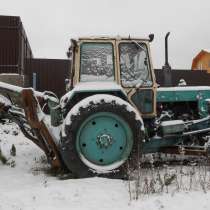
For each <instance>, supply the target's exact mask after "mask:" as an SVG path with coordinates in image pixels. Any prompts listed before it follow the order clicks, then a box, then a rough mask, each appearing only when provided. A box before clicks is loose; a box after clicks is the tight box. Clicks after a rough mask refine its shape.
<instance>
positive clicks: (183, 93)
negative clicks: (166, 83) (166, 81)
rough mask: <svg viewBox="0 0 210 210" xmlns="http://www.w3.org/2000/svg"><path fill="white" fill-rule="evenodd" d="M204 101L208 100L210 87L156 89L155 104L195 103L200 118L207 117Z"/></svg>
mask: <svg viewBox="0 0 210 210" xmlns="http://www.w3.org/2000/svg"><path fill="white" fill-rule="evenodd" d="M206 99H210V87H174V88H172V87H170V88H158V89H157V103H158V102H166V103H175V102H196V103H197V104H198V110H199V115H200V116H201V117H205V116H207V115H208V103H207V101H206Z"/></svg>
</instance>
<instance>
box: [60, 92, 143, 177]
mask: <svg viewBox="0 0 210 210" xmlns="http://www.w3.org/2000/svg"><path fill="white" fill-rule="evenodd" d="M142 140H143V124H142V120H141V118H140V116H139V115H138V113H136V111H135V109H134V108H133V107H132V106H131V105H130V104H129V103H127V102H125V101H123V100H122V99H120V98H118V97H115V96H111V95H94V96H90V97H88V98H85V99H83V100H82V101H81V102H79V103H78V104H77V105H75V106H74V107H73V108H72V110H71V111H70V112H69V113H68V115H67V117H66V119H65V123H64V125H63V132H62V140H61V154H62V157H63V160H64V163H65V164H66V166H67V168H68V169H69V170H70V171H71V172H73V173H74V174H75V175H76V176H77V177H87V176H92V175H95V174H108V175H116V176H118V175H119V174H121V175H122V174H124V175H126V170H127V167H126V165H129V166H130V167H132V166H134V165H137V162H136V161H137V155H138V153H139V151H138V148H141V143H142ZM128 161H129V164H126V163H128Z"/></svg>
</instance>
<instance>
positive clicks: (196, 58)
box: [191, 49, 210, 69]
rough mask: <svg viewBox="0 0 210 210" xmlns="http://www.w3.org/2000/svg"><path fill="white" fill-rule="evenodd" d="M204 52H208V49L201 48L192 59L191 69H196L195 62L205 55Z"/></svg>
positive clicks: (209, 52) (209, 51)
mask: <svg viewBox="0 0 210 210" xmlns="http://www.w3.org/2000/svg"><path fill="white" fill-rule="evenodd" d="M205 54H210V50H208V49H202V50H201V51H200V52H199V53H198V54H197V55H196V56H195V57H194V58H193V61H192V67H191V69H196V68H197V66H196V65H197V62H198V61H199V60H200V58H201V57H202V56H203V55H205Z"/></svg>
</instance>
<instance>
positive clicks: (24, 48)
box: [0, 16, 33, 74]
mask: <svg viewBox="0 0 210 210" xmlns="http://www.w3.org/2000/svg"><path fill="white" fill-rule="evenodd" d="M31 57H33V55H32V51H31V48H30V45H29V42H28V39H27V36H26V33H25V30H24V28H23V26H22V22H21V20H20V17H16V16H0V73H18V74H24V60H25V58H31Z"/></svg>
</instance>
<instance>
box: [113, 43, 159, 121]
mask: <svg viewBox="0 0 210 210" xmlns="http://www.w3.org/2000/svg"><path fill="white" fill-rule="evenodd" d="M117 46H118V47H117V48H118V57H119V67H118V68H119V75H120V82H121V86H122V87H123V88H124V89H125V91H126V92H127V94H128V98H129V100H130V102H131V103H132V104H133V105H135V106H136V108H137V109H138V111H139V112H140V113H141V115H142V117H154V116H155V115H156V82H155V77H154V70H153V68H152V63H151V59H150V58H151V57H150V53H149V52H150V51H149V45H148V43H147V42H146V41H140V40H123V41H117Z"/></svg>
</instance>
